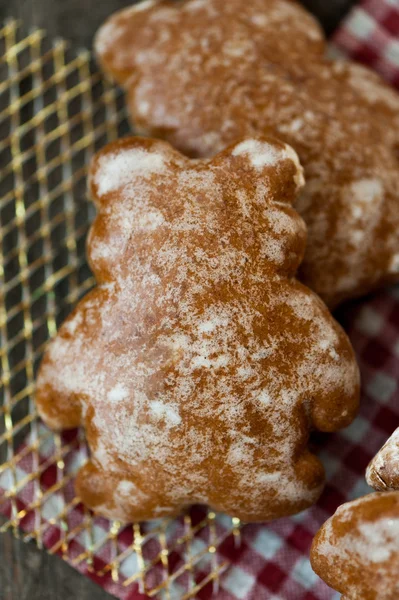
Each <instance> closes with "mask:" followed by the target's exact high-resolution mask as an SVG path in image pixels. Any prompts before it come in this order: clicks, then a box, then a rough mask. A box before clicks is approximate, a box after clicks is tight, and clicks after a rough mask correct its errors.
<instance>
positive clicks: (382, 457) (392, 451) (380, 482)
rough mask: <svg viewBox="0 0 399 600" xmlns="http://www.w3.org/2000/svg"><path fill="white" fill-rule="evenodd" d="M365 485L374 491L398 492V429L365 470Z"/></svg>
mask: <svg viewBox="0 0 399 600" xmlns="http://www.w3.org/2000/svg"><path fill="white" fill-rule="evenodd" d="M366 478H367V483H368V484H369V485H371V487H373V488H374V489H375V490H377V491H380V492H385V491H387V490H399V429H397V430H396V431H395V432H394V433H393V434H392V435H391V437H390V438H389V440H388V441H387V443H386V444H385V445H384V446H383V447H382V448H381V450H380V451H379V452H378V454H377V456H375V458H373V460H372V461H371V463H370V464H369V466H368V468H367V473H366Z"/></svg>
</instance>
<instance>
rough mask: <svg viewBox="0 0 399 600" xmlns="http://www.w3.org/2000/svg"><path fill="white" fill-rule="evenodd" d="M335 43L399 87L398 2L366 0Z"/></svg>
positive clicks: (354, 12)
mask: <svg viewBox="0 0 399 600" xmlns="http://www.w3.org/2000/svg"><path fill="white" fill-rule="evenodd" d="M332 41H333V43H334V45H335V46H336V47H337V48H338V49H339V50H343V52H344V54H346V55H348V56H350V57H352V58H353V59H354V60H357V61H359V62H361V63H363V64H365V65H368V66H369V67H371V68H373V69H375V70H376V71H378V72H379V73H380V74H381V75H382V76H383V77H384V78H385V79H386V80H388V81H390V82H391V83H392V84H393V85H394V86H396V87H399V0H363V2H360V3H359V4H358V5H356V6H355V8H354V9H353V10H352V11H351V13H350V14H349V16H348V18H347V19H346V20H345V21H344V23H343V24H342V25H341V27H340V28H339V29H338V31H337V32H336V33H335V35H334V36H333V40H332Z"/></svg>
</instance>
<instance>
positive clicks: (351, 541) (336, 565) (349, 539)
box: [310, 492, 399, 600]
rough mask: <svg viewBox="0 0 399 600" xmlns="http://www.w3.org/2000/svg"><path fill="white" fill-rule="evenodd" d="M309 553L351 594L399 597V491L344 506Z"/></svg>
mask: <svg viewBox="0 0 399 600" xmlns="http://www.w3.org/2000/svg"><path fill="white" fill-rule="evenodd" d="M310 559H311V563H312V567H313V569H314V570H315V571H316V573H317V574H318V575H319V576H320V577H321V578H322V579H324V581H325V582H326V583H327V584H328V585H329V586H330V587H332V588H333V589H335V590H337V591H338V592H340V593H341V594H342V598H345V599H346V600H397V599H398V598H399V575H398V574H399V493H398V492H387V493H386V494H378V493H375V494H370V495H369V496H364V497H363V498H360V499H359V500H355V501H354V502H348V503H347V504H343V505H342V506H340V507H339V508H338V510H337V511H336V513H335V515H334V516H333V517H331V519H329V520H328V521H327V522H326V523H325V524H324V525H323V527H322V528H321V529H320V531H319V532H318V534H317V535H316V537H315V539H314V540H313V545H312V549H311V557H310Z"/></svg>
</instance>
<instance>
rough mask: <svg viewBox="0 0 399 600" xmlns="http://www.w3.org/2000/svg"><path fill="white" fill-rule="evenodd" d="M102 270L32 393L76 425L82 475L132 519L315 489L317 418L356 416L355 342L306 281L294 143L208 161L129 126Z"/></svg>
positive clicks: (50, 418)
mask: <svg viewBox="0 0 399 600" xmlns="http://www.w3.org/2000/svg"><path fill="white" fill-rule="evenodd" d="M89 185H90V190H91V196H92V198H93V200H94V202H95V204H96V205H97V208H98V216H97V218H96V220H95V222H94V224H93V226H92V229H91V232H90V236H89V240H88V258H89V262H90V265H91V267H92V270H93V272H94V275H95V277H96V280H97V283H98V286H97V287H96V288H95V289H94V290H93V291H92V292H91V293H89V294H88V295H87V296H86V298H84V299H83V300H82V302H81V303H80V304H79V305H78V306H77V308H76V310H75V311H74V312H73V314H72V315H71V316H70V317H69V318H68V319H67V321H66V322H65V323H64V325H63V326H62V327H61V329H60V331H59V333H58V335H57V337H56V338H55V339H54V341H52V342H51V344H50V346H49V349H48V351H47V353H46V355H45V357H44V360H43V363H42V365H41V370H40V374H39V378H38V389H37V403H38V407H39V412H40V414H41V416H42V417H43V419H44V421H45V422H46V423H48V424H49V425H50V426H51V427H53V428H56V429H61V428H67V427H76V426H78V425H83V427H84V428H85V430H86V434H87V439H88V443H89V446H90V449H91V459H90V462H88V464H87V465H86V466H85V467H83V469H82V470H81V471H80V473H79V475H78V479H77V491H78V493H79V496H80V497H81V498H82V499H83V501H84V502H85V503H86V504H87V505H88V506H89V507H92V508H94V509H96V510H97V511H98V512H100V513H102V514H103V515H106V516H109V517H112V518H116V519H119V520H122V521H131V520H142V519H151V518H156V517H163V516H167V515H171V516H172V515H176V514H177V513H179V512H180V511H181V509H182V508H184V507H185V506H187V505H189V504H192V503H204V504H208V505H210V506H211V507H212V508H213V509H215V510H220V511H225V512H227V513H230V514H232V515H235V516H237V517H239V518H240V519H243V520H244V521H263V520H265V519H272V518H274V517H280V516H283V515H288V514H291V513H295V512H297V511H300V510H301V509H304V508H306V507H308V506H309V505H311V504H312V503H313V502H315V501H316V499H317V498H318V496H319V494H320V492H321V489H322V487H323V479H324V474H323V468H322V465H321V463H320V462H319V460H318V459H317V458H316V457H315V456H314V455H313V454H311V453H310V451H309V450H308V438H309V432H310V430H311V429H312V428H317V429H320V430H322V431H333V430H335V429H338V428H340V427H344V426H346V425H348V424H349V423H350V422H351V420H352V419H353V417H354V415H355V412H356V409H357V404H358V389H359V379H358V370H357V366H356V363H355V359H354V355H353V351H352V349H351V346H350V343H349V341H348V339H347V337H346V335H345V333H344V332H343V331H342V329H341V328H340V326H339V325H338V324H337V323H336V322H335V321H334V319H333V318H332V317H331V315H330V314H329V312H328V310H327V308H326V307H325V306H324V304H323V303H322V301H321V300H320V299H319V298H318V297H317V296H316V295H315V294H314V293H313V292H311V291H310V290H308V289H307V288H306V287H304V286H303V285H302V284H301V283H299V282H298V281H297V280H296V279H295V273H296V270H297V267H298V264H299V262H300V260H301V259H302V257H303V253H304V249H305V237H306V233H305V226H304V224H303V221H302V220H301V218H300V217H299V216H298V214H297V213H296V212H295V211H294V209H293V208H292V206H291V205H292V202H293V200H294V197H295V194H296V191H297V189H298V188H299V187H301V186H302V185H303V175H302V168H301V167H300V164H299V162H298V158H297V156H296V154H295V152H294V151H293V150H292V148H290V147H289V146H286V145H285V144H283V143H281V142H279V141H275V140H272V139H269V140H262V139H246V140H243V141H241V142H239V143H237V144H235V145H233V146H232V147H230V148H228V149H227V150H225V151H224V152H222V153H221V154H219V155H217V156H216V157H214V158H213V159H205V160H190V159H188V158H187V157H185V156H183V155H181V154H180V153H179V152H177V151H176V150H174V149H173V148H172V147H171V146H170V145H169V144H168V143H166V142H161V141H154V140H148V139H140V138H128V139H123V140H120V141H118V142H114V143H111V144H110V145H108V146H106V147H105V148H104V149H103V150H102V151H101V152H100V153H99V154H98V155H97V156H96V157H95V159H94V162H93V164H92V166H91V172H90V184H89Z"/></svg>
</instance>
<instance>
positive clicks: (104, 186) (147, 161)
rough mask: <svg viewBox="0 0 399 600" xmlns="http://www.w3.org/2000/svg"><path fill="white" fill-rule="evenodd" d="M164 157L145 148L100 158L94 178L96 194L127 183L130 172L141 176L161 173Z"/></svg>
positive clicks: (115, 188)
mask: <svg viewBox="0 0 399 600" xmlns="http://www.w3.org/2000/svg"><path fill="white" fill-rule="evenodd" d="M163 169H164V158H163V156H162V155H160V154H150V153H148V152H146V151H145V150H141V149H136V148H135V149H132V150H129V151H127V152H118V153H115V154H114V155H111V156H109V155H107V156H106V157H104V159H103V158H100V164H99V169H98V171H97V175H96V178H95V184H96V186H97V190H98V195H99V196H100V197H101V196H104V195H105V194H108V193H109V192H113V191H115V190H117V189H120V188H122V187H123V186H125V185H126V184H128V183H129V182H130V181H131V179H132V173H139V174H140V175H141V176H142V177H145V176H150V175H152V174H153V173H162V171H163Z"/></svg>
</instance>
